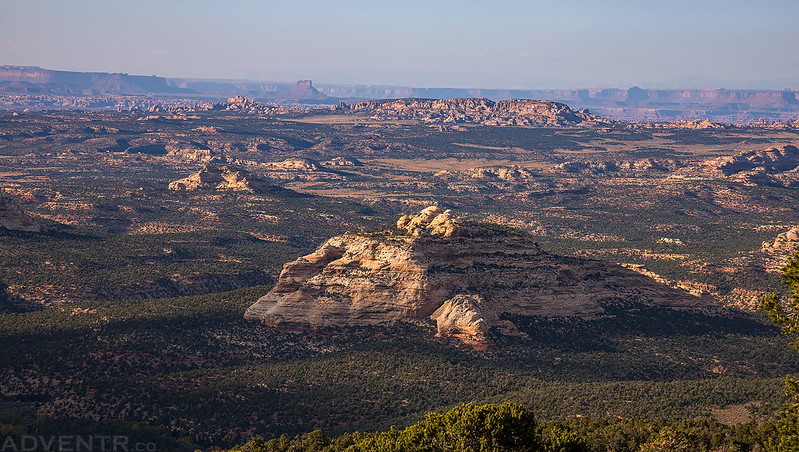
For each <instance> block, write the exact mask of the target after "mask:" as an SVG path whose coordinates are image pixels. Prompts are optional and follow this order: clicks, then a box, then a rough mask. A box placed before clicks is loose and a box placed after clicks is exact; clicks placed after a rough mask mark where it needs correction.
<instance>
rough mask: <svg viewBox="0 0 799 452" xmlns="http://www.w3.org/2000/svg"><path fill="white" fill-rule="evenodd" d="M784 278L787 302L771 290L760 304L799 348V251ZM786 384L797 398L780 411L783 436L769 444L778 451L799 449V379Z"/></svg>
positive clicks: (778, 425) (792, 344)
mask: <svg viewBox="0 0 799 452" xmlns="http://www.w3.org/2000/svg"><path fill="white" fill-rule="evenodd" d="M782 282H783V283H785V284H786V285H788V286H789V287H790V293H791V297H790V300H788V302H787V304H786V303H783V302H781V301H780V299H779V297H778V296H777V295H776V294H770V295H768V296H766V297H764V298H763V299H762V300H760V307H761V308H762V309H764V310H765V311H766V312H768V315H769V317H770V318H771V321H772V322H774V323H775V324H777V325H780V326H781V327H782V331H783V333H785V335H786V336H788V337H789V338H790V339H791V343H790V345H791V347H793V348H795V349H796V350H797V351H799V251H797V252H796V253H795V254H794V255H793V257H791V259H790V260H789V261H788V264H787V265H785V267H783V268H782ZM785 384H786V386H787V393H788V394H789V395H791V396H793V399H792V400H791V401H790V402H788V403H787V404H786V405H785V408H784V409H783V411H782V412H781V413H780V415H781V419H780V421H779V423H778V424H777V430H778V433H779V439H778V440H777V441H776V442H775V443H771V444H769V446H770V447H769V449H770V450H774V451H778V452H783V451H786V452H787V451H797V450H799V381H797V380H796V379H794V378H793V377H791V376H790V375H788V376H786V377H785Z"/></svg>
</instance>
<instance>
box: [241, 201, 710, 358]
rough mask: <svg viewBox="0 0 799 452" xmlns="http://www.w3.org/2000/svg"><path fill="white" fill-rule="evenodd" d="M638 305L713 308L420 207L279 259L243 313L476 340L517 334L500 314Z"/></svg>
mask: <svg viewBox="0 0 799 452" xmlns="http://www.w3.org/2000/svg"><path fill="white" fill-rule="evenodd" d="M645 305H646V306H658V307H665V308H675V309H685V308H702V307H708V306H712V304H711V303H709V302H707V301H702V300H700V299H699V298H697V297H695V296H692V295H690V294H689V293H687V292H685V291H682V290H678V289H675V288H671V287H668V286H666V285H664V284H661V283H658V282H656V281H654V280H652V279H651V278H649V277H647V276H645V275H641V274H639V273H637V272H635V271H633V270H630V269H627V268H624V267H622V266H619V265H614V264H610V263H607V262H603V261H596V260H588V259H581V258H573V257H562V256H556V255H553V254H549V253H546V252H543V251H542V250H541V249H539V247H538V245H537V244H536V243H535V242H534V241H533V240H532V238H531V237H530V236H528V235H526V234H523V233H519V232H515V231H512V230H506V229H503V228H499V227H495V226H491V225H481V224H472V223H464V222H462V221H460V220H458V219H457V218H455V217H454V216H453V215H452V213H451V212H450V211H446V212H442V211H441V209H439V208H437V207H428V208H426V209H424V210H423V211H421V213H419V214H418V215H403V216H402V218H400V219H399V221H398V222H397V226H396V228H394V227H391V228H386V229H382V230H379V231H377V232H360V233H358V232H352V233H346V234H344V235H340V236H337V237H333V238H331V239H330V240H328V241H327V242H325V243H324V244H323V245H322V246H321V247H320V248H319V249H318V250H317V251H315V252H314V253H312V254H309V255H307V256H304V257H301V258H299V259H297V260H296V261H294V262H291V263H288V264H286V265H284V267H283V271H282V273H281V274H280V279H279V281H278V282H277V284H276V285H275V287H274V289H272V291H270V292H269V293H268V294H266V295H265V296H263V297H262V298H260V299H259V300H258V301H257V302H256V303H255V304H253V305H252V306H250V308H249V309H247V311H246V313H245V318H248V319H254V320H260V321H261V322H263V323H265V324H267V325H271V326H283V327H289V328H301V327H306V326H311V327H322V326H363V325H376V324H380V323H384V322H389V323H390V322H395V321H424V320H426V319H432V320H434V321H435V322H436V323H437V326H438V334H439V335H440V336H455V337H458V338H460V339H461V340H463V341H464V342H467V343H472V344H474V343H485V341H486V340H487V334H488V332H489V331H490V330H492V329H493V330H494V331H495V332H497V333H500V334H504V335H522V333H519V332H518V330H517V329H516V327H515V326H514V324H513V323H511V322H510V321H509V320H508V318H507V316H514V315H516V316H540V317H547V318H558V317H578V318H584V319H591V318H597V317H602V316H606V315H609V314H608V312H607V308H614V309H615V308H619V307H630V308H634V307H636V306H638V307H641V306H645Z"/></svg>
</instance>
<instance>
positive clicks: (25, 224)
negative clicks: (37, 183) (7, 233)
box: [0, 190, 41, 232]
mask: <svg viewBox="0 0 799 452" xmlns="http://www.w3.org/2000/svg"><path fill="white" fill-rule="evenodd" d="M0 227H2V228H5V229H10V230H12V231H25V232H39V230H40V229H41V227H40V226H39V224H38V223H37V222H36V221H34V220H33V218H31V217H30V216H28V214H26V213H25V212H24V211H23V210H22V208H21V207H20V206H19V204H17V202H16V201H15V200H14V199H12V198H10V197H9V196H8V195H7V194H6V193H5V192H4V191H3V190H0Z"/></svg>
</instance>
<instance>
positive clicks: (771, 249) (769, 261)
mask: <svg viewBox="0 0 799 452" xmlns="http://www.w3.org/2000/svg"><path fill="white" fill-rule="evenodd" d="M797 250H799V225H798V226H794V227H792V228H791V229H789V230H787V231H785V232H783V233H781V234H780V235H778V236H777V237H776V238H775V239H774V240H773V241H765V242H763V246H762V248H761V251H762V252H763V253H764V254H765V255H766V264H765V267H766V270H767V271H769V272H772V273H777V272H780V271H781V269H782V267H784V266H785V264H787V263H788V259H790V257H791V256H793V254H794V253H795V252H796V251H797Z"/></svg>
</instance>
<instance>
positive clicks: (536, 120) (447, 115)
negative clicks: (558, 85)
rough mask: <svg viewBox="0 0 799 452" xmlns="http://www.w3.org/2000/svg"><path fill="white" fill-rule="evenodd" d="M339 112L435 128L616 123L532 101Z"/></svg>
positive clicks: (375, 105) (358, 106)
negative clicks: (451, 125) (406, 121)
mask: <svg viewBox="0 0 799 452" xmlns="http://www.w3.org/2000/svg"><path fill="white" fill-rule="evenodd" d="M336 108H337V110H339V111H345V112H350V113H362V114H369V115H371V116H373V117H375V118H378V119H395V120H409V119H414V120H419V121H423V122H427V123H434V124H455V123H468V124H483V125H502V126H507V125H518V126H536V127H561V126H586V125H603V124H604V125H607V124H612V123H614V121H611V120H608V119H605V118H602V117H600V116H597V115H593V114H591V113H589V112H588V111H574V110H572V109H571V108H569V106H568V105H566V104H563V103H560V102H554V101H546V100H529V99H510V100H502V101H499V102H494V101H491V100H489V99H474V98H466V99H445V100H437V99H396V100H395V99H388V100H374V101H367V102H358V103H355V104H352V105H346V104H340V105H339V106H338V107H336Z"/></svg>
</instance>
